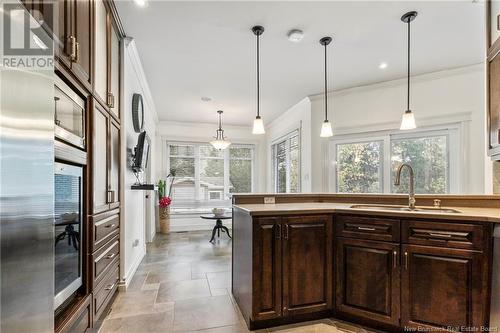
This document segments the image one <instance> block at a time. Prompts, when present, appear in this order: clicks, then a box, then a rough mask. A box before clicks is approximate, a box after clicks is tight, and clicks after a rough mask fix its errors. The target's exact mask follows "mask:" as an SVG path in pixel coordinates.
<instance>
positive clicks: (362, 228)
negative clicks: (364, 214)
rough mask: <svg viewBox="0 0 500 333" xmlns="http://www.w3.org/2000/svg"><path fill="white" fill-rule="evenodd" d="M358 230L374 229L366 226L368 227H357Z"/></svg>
mask: <svg viewBox="0 0 500 333" xmlns="http://www.w3.org/2000/svg"><path fill="white" fill-rule="evenodd" d="M358 230H365V231H375V230H376V229H375V228H368V227H358Z"/></svg>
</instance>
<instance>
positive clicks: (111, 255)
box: [106, 253, 116, 259]
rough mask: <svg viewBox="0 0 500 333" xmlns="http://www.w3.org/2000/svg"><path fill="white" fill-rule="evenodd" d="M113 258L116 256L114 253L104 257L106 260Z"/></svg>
mask: <svg viewBox="0 0 500 333" xmlns="http://www.w3.org/2000/svg"><path fill="white" fill-rule="evenodd" d="M115 256H116V254H115V253H111V254H108V255H107V256H106V259H113V258H114V257H115Z"/></svg>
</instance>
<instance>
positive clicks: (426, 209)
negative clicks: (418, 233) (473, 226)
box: [351, 205, 462, 214]
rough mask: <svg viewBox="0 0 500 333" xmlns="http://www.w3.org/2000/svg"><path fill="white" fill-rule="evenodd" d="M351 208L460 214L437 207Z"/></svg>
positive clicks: (449, 209)
mask: <svg viewBox="0 0 500 333" xmlns="http://www.w3.org/2000/svg"><path fill="white" fill-rule="evenodd" d="M351 208H358V209H373V210H392V211H399V212H436V213H452V214H460V213H462V212H461V211H459V210H456V209H451V208H437V207H415V208H414V209H411V208H410V207H408V206H391V205H352V206H351Z"/></svg>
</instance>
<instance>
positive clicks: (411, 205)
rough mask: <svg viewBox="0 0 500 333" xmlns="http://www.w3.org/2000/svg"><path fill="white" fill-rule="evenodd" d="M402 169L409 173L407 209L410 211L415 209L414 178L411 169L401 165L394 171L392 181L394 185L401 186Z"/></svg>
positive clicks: (408, 166) (405, 164)
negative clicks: (394, 174) (394, 175)
mask: <svg viewBox="0 0 500 333" xmlns="http://www.w3.org/2000/svg"><path fill="white" fill-rule="evenodd" d="M404 167H407V168H408V171H409V172H410V191H409V193H408V207H409V208H410V209H412V210H413V209H415V178H414V176H413V168H412V167H411V165H409V164H407V163H403V164H401V165H400V166H399V167H398V170H397V171H396V179H395V180H394V185H395V186H399V185H400V184H401V171H402V170H403V169H404Z"/></svg>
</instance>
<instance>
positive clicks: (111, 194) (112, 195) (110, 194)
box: [107, 190, 115, 203]
mask: <svg viewBox="0 0 500 333" xmlns="http://www.w3.org/2000/svg"><path fill="white" fill-rule="evenodd" d="M107 199H108V202H107V203H113V202H115V191H113V190H108V198H107Z"/></svg>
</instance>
